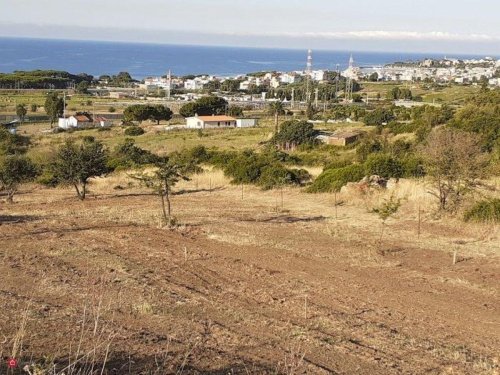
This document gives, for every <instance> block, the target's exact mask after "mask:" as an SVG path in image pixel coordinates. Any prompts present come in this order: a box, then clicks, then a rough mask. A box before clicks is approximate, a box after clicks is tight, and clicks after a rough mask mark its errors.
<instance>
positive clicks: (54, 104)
mask: <svg viewBox="0 0 500 375" xmlns="http://www.w3.org/2000/svg"><path fill="white" fill-rule="evenodd" d="M44 107H45V112H46V113H47V115H48V116H49V118H50V127H52V125H53V124H54V123H55V122H56V121H57V119H58V118H59V117H61V116H62V115H63V112H64V101H63V98H60V97H59V95H58V94H57V92H50V93H49V94H47V98H46V99H45V105H44Z"/></svg>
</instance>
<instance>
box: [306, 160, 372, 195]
mask: <svg viewBox="0 0 500 375" xmlns="http://www.w3.org/2000/svg"><path fill="white" fill-rule="evenodd" d="M364 176H365V168H364V166H363V165H359V164H352V165H349V166H347V167H343V168H336V169H327V170H324V171H323V173H321V174H320V175H319V176H318V178H316V180H314V182H313V183H312V185H311V186H310V187H309V188H308V189H307V192H308V193H328V192H334V191H340V189H341V188H342V186H344V185H345V184H347V183H348V182H357V181H360V180H361V179H362V178H363V177H364Z"/></svg>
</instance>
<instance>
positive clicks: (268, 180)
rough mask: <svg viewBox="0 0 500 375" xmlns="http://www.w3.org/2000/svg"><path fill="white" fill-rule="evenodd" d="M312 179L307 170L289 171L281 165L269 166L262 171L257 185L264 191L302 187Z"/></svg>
mask: <svg viewBox="0 0 500 375" xmlns="http://www.w3.org/2000/svg"><path fill="white" fill-rule="evenodd" d="M310 179H311V175H310V174H309V172H307V171H306V170H305V169H288V168H285V167H284V166H283V165H282V164H280V163H274V164H270V165H267V166H265V167H263V168H262V169H261V174H260V177H259V179H258V180H257V185H259V186H261V187H262V188H263V189H264V190H269V189H272V188H274V187H278V186H284V185H301V184H303V183H304V182H306V181H309V180H310Z"/></svg>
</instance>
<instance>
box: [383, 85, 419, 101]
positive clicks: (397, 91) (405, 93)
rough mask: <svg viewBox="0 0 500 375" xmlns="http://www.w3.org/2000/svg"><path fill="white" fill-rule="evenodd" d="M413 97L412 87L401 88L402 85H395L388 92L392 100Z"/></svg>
mask: <svg viewBox="0 0 500 375" xmlns="http://www.w3.org/2000/svg"><path fill="white" fill-rule="evenodd" d="M412 97H413V96H412V93H411V90H410V89H406V88H400V87H394V88H393V89H392V90H391V91H389V92H388V93H387V98H388V99H391V100H399V99H405V100H411V99H412Z"/></svg>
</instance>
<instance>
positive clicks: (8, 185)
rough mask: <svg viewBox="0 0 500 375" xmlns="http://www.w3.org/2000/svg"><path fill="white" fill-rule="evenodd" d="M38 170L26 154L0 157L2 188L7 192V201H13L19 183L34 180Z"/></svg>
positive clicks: (0, 182)
mask: <svg viewBox="0 0 500 375" xmlns="http://www.w3.org/2000/svg"><path fill="white" fill-rule="evenodd" d="M37 174H38V170H37V168H36V166H35V164H33V162H32V161H31V160H30V159H29V158H28V157H26V156H20V155H8V156H5V157H2V158H1V159H0V190H5V191H6V192H7V202H9V203H12V202H13V199H14V194H15V193H16V192H17V191H18V188H19V185H21V184H23V183H26V182H30V181H33V180H34V179H35V177H36V176H37Z"/></svg>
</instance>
